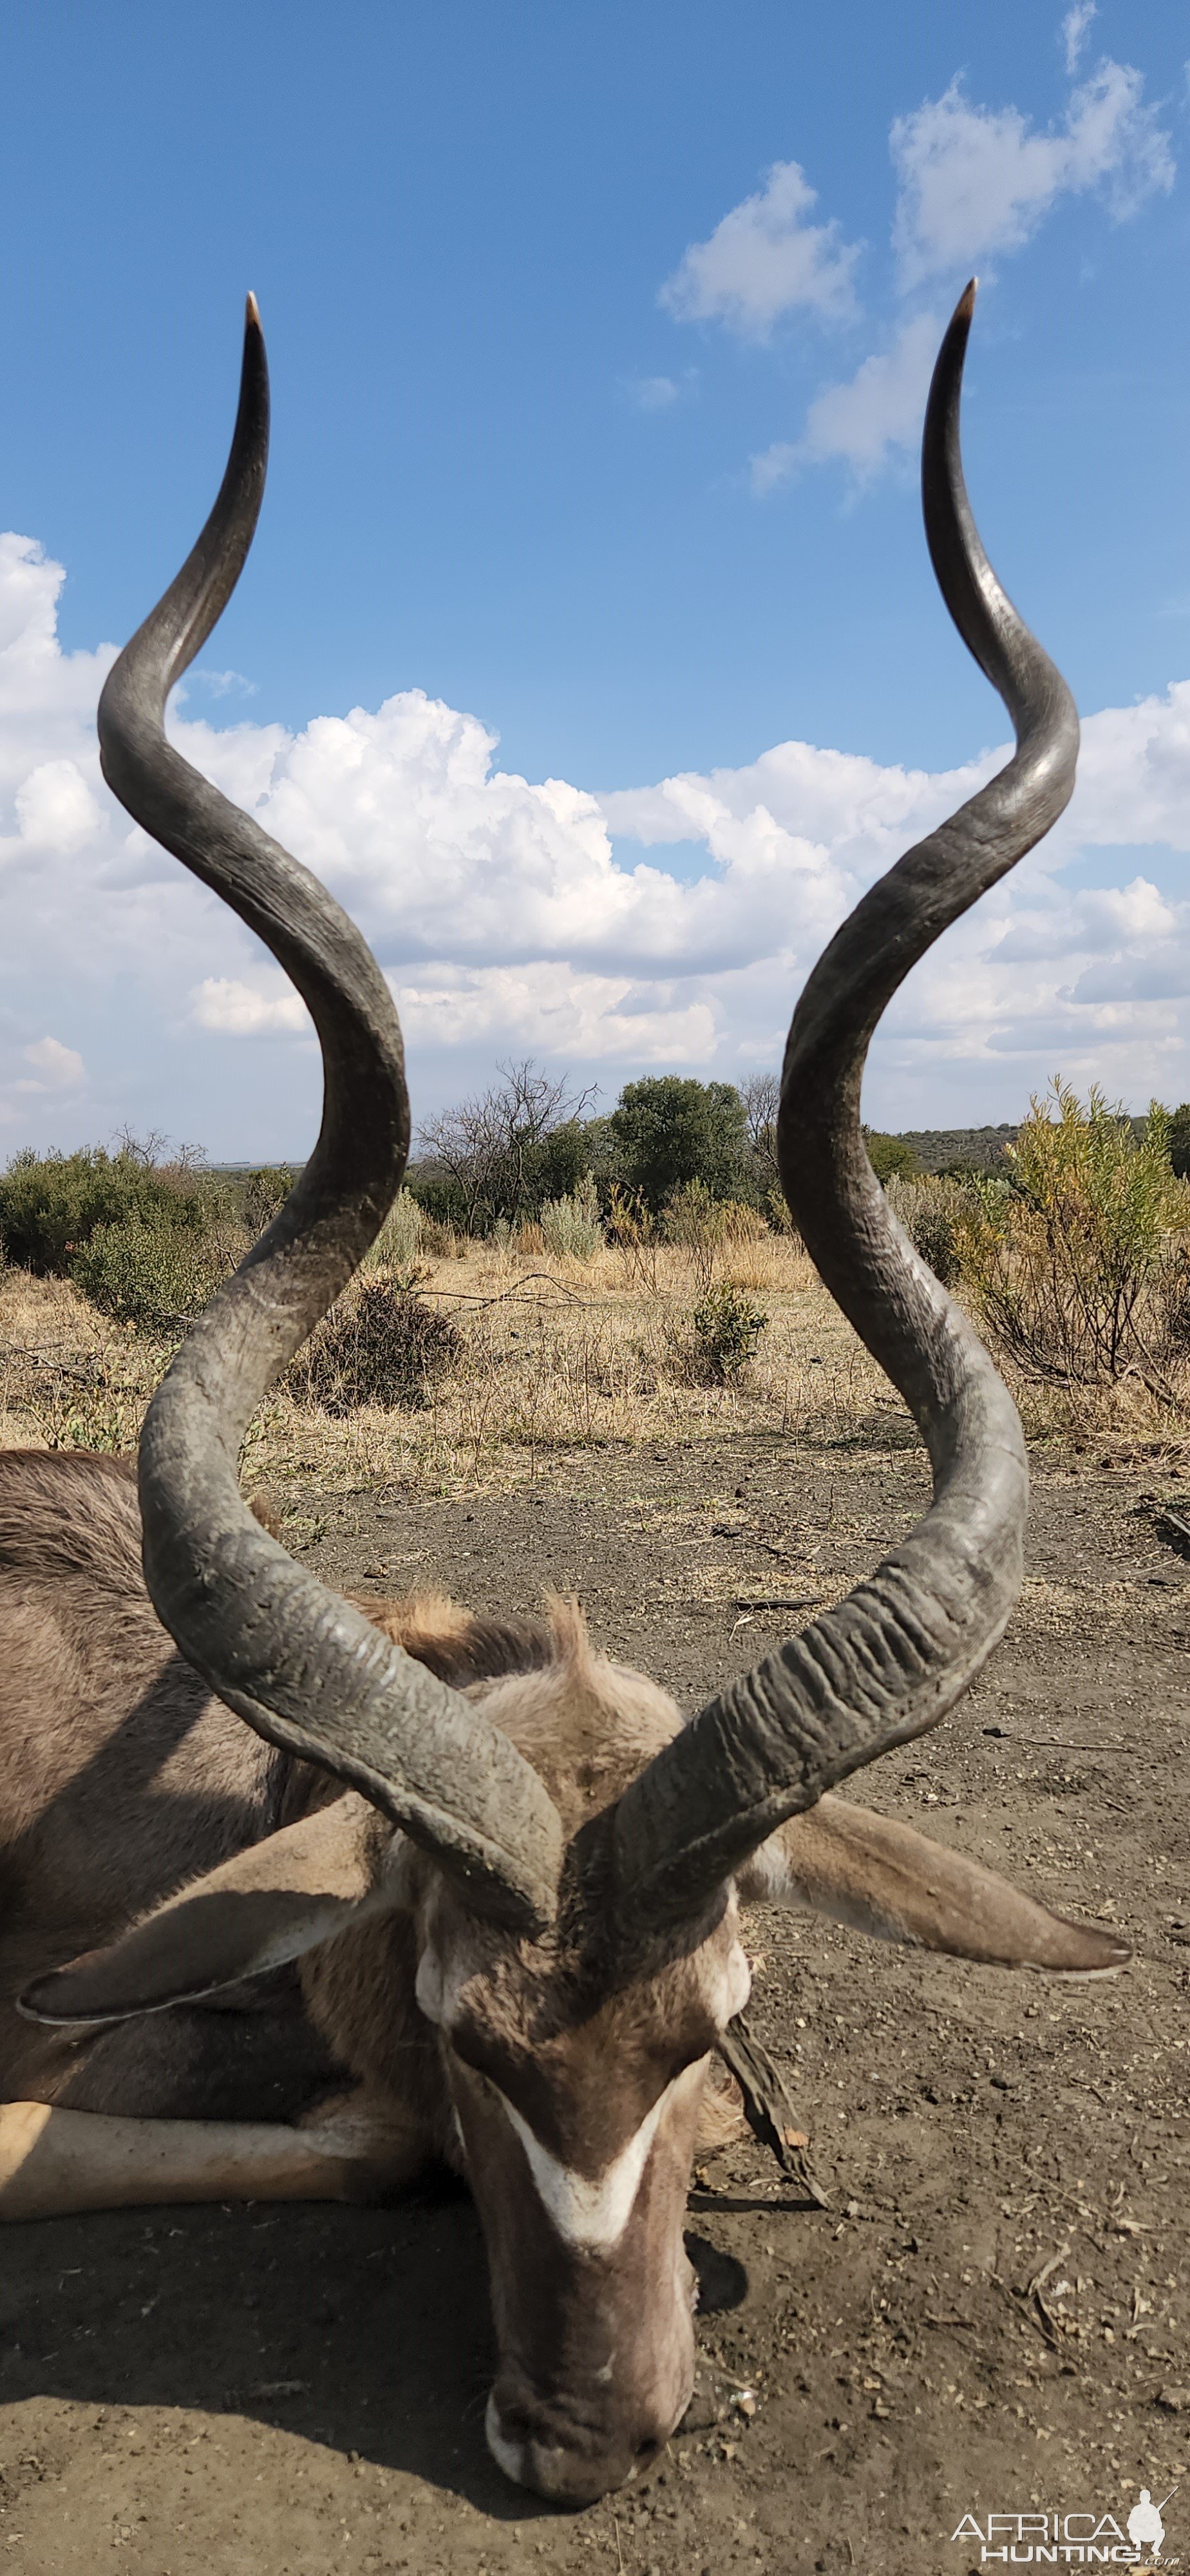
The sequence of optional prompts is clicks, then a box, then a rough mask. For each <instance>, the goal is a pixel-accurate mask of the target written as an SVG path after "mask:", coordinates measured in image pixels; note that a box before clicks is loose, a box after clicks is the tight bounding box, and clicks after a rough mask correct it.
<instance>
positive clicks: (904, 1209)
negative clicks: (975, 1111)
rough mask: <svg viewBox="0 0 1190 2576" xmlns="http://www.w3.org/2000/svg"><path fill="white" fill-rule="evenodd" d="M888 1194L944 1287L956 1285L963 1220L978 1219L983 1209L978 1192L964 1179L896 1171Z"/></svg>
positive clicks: (960, 1260) (906, 1227)
mask: <svg viewBox="0 0 1190 2576" xmlns="http://www.w3.org/2000/svg"><path fill="white" fill-rule="evenodd" d="M886 1195H887V1198H888V1204H889V1206H890V1208H891V1209H892V1212H893V1215H894V1216H895V1217H896V1218H897V1220H898V1223H899V1224H901V1225H902V1226H903V1227H904V1229H905V1232H906V1234H907V1235H908V1237H909V1240H910V1242H911V1244H912V1245H913V1248H914V1251H915V1252H920V1254H921V1257H922V1260H923V1261H924V1262H926V1263H927V1264H928V1266H929V1268H930V1269H931V1270H932V1271H933V1273H934V1277H935V1279H940V1280H941V1282H942V1285H943V1287H944V1288H953V1287H954V1286H955V1283H956V1281H957V1280H958V1278H959V1276H960V1273H961V1271H962V1266H963V1227H964V1221H965V1220H969V1219H971V1218H972V1217H974V1218H975V1220H976V1221H977V1222H978V1220H979V1218H980V1216H981V1215H982V1213H983V1202H982V1201H981V1200H980V1198H979V1195H978V1192H977V1191H976V1190H974V1189H972V1188H971V1187H970V1186H968V1185H967V1184H966V1183H965V1182H962V1181H953V1180H943V1179H938V1180H934V1179H931V1178H929V1177H928V1176H927V1175H926V1174H924V1173H921V1174H919V1175H918V1176H917V1177H916V1178H915V1179H908V1178H906V1177H905V1176H904V1175H903V1174H901V1173H896V1172H894V1174H893V1175H892V1177H891V1179H890V1180H889V1181H888V1182H887V1183H886Z"/></svg>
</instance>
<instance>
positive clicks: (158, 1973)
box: [19, 1793, 403, 2023]
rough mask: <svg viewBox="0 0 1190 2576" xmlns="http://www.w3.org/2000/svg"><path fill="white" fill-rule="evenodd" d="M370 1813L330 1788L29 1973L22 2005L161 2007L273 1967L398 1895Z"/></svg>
mask: <svg viewBox="0 0 1190 2576" xmlns="http://www.w3.org/2000/svg"><path fill="white" fill-rule="evenodd" d="M378 1823H379V1820H378V1818H377V1815H376V1811H375V1809H374V1808H372V1807H370V1806H369V1805H368V1804H367V1802H366V1800H365V1799H363V1798H358V1797H356V1796H355V1795H354V1794H351V1793H349V1794H348V1795H347V1796H345V1797H341V1798H336V1800H335V1801H334V1804H333V1805H332V1806H329V1807H323V1808H321V1809H320V1810H319V1812H318V1813H317V1814H316V1815H313V1816H306V1817H304V1818H303V1820H302V1822H301V1823H300V1824H296V1825H285V1826H283V1827H282V1829H281V1831H280V1832H279V1833H275V1834H270V1835H269V1837H268V1839H267V1841H265V1842H262V1843H256V1844H254V1845H253V1846H252V1847H251V1848H250V1849H249V1850H248V1851H242V1852H237V1853H236V1855H235V1857H234V1859H232V1860H228V1861H224V1862H223V1863H222V1865H221V1867H220V1868H218V1869H213V1870H211V1871H209V1873H208V1875H207V1876H206V1877H205V1878H199V1879H194V1880H193V1881H192V1882H191V1884H190V1886H189V1887H186V1888H183V1889H182V1890H181V1893H180V1894H179V1895H177V1896H171V1897H169V1898H168V1899H167V1901H166V1903H165V1904H164V1905H159V1906H158V1907H157V1908H156V1910H155V1912H154V1913H152V1914H148V1915H146V1916H145V1917H144V1920H143V1921H142V1922H140V1923H136V1924H134V1925H133V1928H132V1930H131V1931H130V1932H125V1933H123V1934H122V1935H121V1937H120V1939H119V1940H118V1941H113V1942H112V1943H111V1944H110V1945H109V1947H108V1948H107V1949H105V1950H91V1951H88V1952H87V1954H86V1956H85V1957H83V1958H81V1959H74V1960H72V1961H71V1963H70V1965H69V1967H65V1968H57V1969H55V1970H54V1972H53V1974H52V1975H50V1976H48V1977H39V1978H38V1979H37V1981H36V1983H35V1984H34V1985H32V1986H30V1987H28V1988H27V1990H26V1992H25V1993H24V1994H23V1995H22V1996H21V1998H20V2004H19V2009H20V2011H21V2012H22V2013H23V2014H24V2015H25V2016H26V2019H27V2020H30V2021H39V2022H69V2023H97V2022H106V2021H126V2020H128V2019H129V2017H130V2016H131V2015H132V2014H134V2013H143V2012H161V2011H164V2010H165V2008H166V2007H167V2006H168V2005H170V2004H180V2003H193V2002H194V2001H195V2000H196V1999H197V1998H198V1997H199V1996H202V1995H209V1994H214V1993H215V1992H216V1991H217V1989H218V1988H219V1987H221V1986H230V1985H235V1984H236V1983H237V1981H238V1979H239V1978H241V1977H252V1976H257V1975H259V1973H260V1971H261V1970H262V1969H264V1968H277V1967H280V1966H281V1965H282V1964H283V1963H284V1961H285V1960H287V1959H296V1958H299V1957H300V1955H301V1953H302V1951H303V1950H312V1949H313V1948H314V1947H315V1946H316V1944H317V1943H318V1942H320V1941H329V1940H330V1939H331V1938H332V1937H333V1936H334V1934H335V1933H336V1932H342V1931H344V1930H345V1929H346V1927H347V1925H348V1924H349V1923H357V1922H359V1921H360V1920H361V1918H362V1917H364V1916H367V1915H375V1914H385V1913H392V1912H393V1911H395V1910H396V1908H397V1907H399V1905H400V1904H401V1903H402V1901H403V1897H402V1884H401V1869H400V1860H399V1837H397V1838H395V1839H396V1841H397V1843H398V1852H397V1853H393V1854H392V1856H391V1858H390V1857H389V1855H388V1854H386V1850H385V1842H384V1839H383V1838H382V1839H381V1840H380V1841H379V1843H378V1839H377V1833H378ZM381 1835H382V1836H383V1827H381ZM389 1852H390V1853H391V1843H390V1845H389ZM386 1859H387V1860H388V1865H387V1866H386Z"/></svg>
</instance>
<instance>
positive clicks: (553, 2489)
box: [484, 2381, 687, 2507]
mask: <svg viewBox="0 0 1190 2576" xmlns="http://www.w3.org/2000/svg"><path fill="white" fill-rule="evenodd" d="M686 2402H687V2401H686V2400H685V2399H684V2400H683V2406H682V2407H680V2408H679V2410H678V2415H677V2417H676V2418H675V2419H674V2420H675V2421H680V2418H681V2414H682V2412H683V2409H684V2406H685V2403H686ZM484 2430H485V2433H486V2435H487V2443H488V2449H489V2451H490V2452H491V2454H492V2458H493V2459H494V2460H495V2461H496V2462H497V2465H498V2466H499V2467H500V2468H502V2469H503V2471H504V2474H505V2476H506V2477H508V2478H511V2479H512V2480H513V2482H514V2484H515V2485H516V2486H519V2487H531V2488H532V2489H533V2491H534V2493H535V2494H536V2495H541V2496H546V2497H548V2498H549V2501H550V2503H551V2504H560V2505H573V2506H575V2507H578V2506H579V2505H584V2504H597V2503H598V2501H599V2498H600V2496H605V2495H609V2494H610V2493H611V2492H612V2490H613V2489H614V2488H615V2487H622V2486H623V2484H624V2482H625V2479H626V2478H630V2477H631V2475H632V2472H633V2470H634V2469H637V2468H645V2467H647V2466H648V2463H649V2461H650V2460H653V2459H655V2458H656V2455H657V2453H658V2451H659V2450H660V2449H661V2448H662V2446H663V2444H664V2443H665V2442H666V2440H667V2439H668V2437H669V2435H670V2433H672V2431H673V2423H671V2422H670V2421H669V2420H668V2419H667V2420H665V2421H663V2420H662V2418H661V2416H660V2415H659V2414H658V2413H656V2411H655V2410H654V2409H652V2408H650V2409H648V2410H646V2411H645V2412H644V2414H643V2415H638V2414H637V2413H636V2410H634V2416H633V2421H632V2422H631V2423H630V2424H629V2423H625V2422H620V2423H617V2424H616V2425H615V2426H614V2427H609V2426H608V2425H607V2424H604V2423H584V2422H583V2421H582V2420H581V2419H580V2418H578V2417H577V2416H574V2417H571V2416H570V2415H569V2414H566V2415H564V2414H563V2413H562V2411H561V2410H560V2409H559V2407H558V2406H557V2405H556V2403H555V2404H552V2405H549V2406H545V2405H541V2404H539V2403H537V2402H536V2401H535V2400H534V2399H533V2398H532V2397H530V2396H528V2395H526V2394H525V2393H523V2392H520V2391H518V2392H516V2393H515V2394H514V2393H513V2392H512V2391H511V2390H507V2389H502V2388H501V2385H500V2383H499V2381H498V2382H497V2384H496V2387H495V2388H494V2389H493V2391H492V2394H491V2396H490V2397H489V2399H488V2409H487V2416H486V2419H485V2424H484Z"/></svg>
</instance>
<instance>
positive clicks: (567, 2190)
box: [493, 2057, 710, 2248]
mask: <svg viewBox="0 0 1190 2576" xmlns="http://www.w3.org/2000/svg"><path fill="white" fill-rule="evenodd" d="M709 2062H710V2061H709V2059H708V2058H706V2057H700V2058H697V2059H696V2060H695V2063H694V2065H693V2066H687V2067H684V2068H683V2070H682V2073H681V2074H680V2075H678V2076H675V2078H674V2081H673V2083H672V2084H667V2085H666V2088H665V2091H664V2093H663V2094H662V2095H661V2096H660V2099H659V2100H658V2101H656V2102H654V2104H653V2108H652V2110H651V2111H650V2112H649V2113H648V2116H647V2118H645V2119H644V2120H642V2121H641V2124H640V2127H639V2129H638V2130H637V2131H636V2134H635V2136H634V2137H632V2138H630V2139H629V2141H628V2144H627V2146H626V2147H621V2149H620V2152H619V2155H618V2156H613V2158H612V2161H611V2163H610V2164H609V2165H605V2166H604V2169H603V2172H602V2173H601V2174H596V2175H595V2176H594V2177H591V2176H589V2175H587V2174H579V2173H575V2172H574V2170H573V2168H572V2167H571V2166H570V2165H563V2164H559V2162H558V2159H557V2157H556V2156H551V2154H550V2153H549V2150H548V2148H546V2147H543V2146H542V2143H541V2140H540V2138H536V2137H534V2134H533V2131H532V2129H531V2128H530V2127H529V2124H528V2121H527V2120H523V2119H522V2118H521V2115H520V2112H519V2111H518V2110H517V2109H516V2107H515V2105H514V2104H513V2103H512V2102H510V2101H509V2099H508V2096H507V2094H506V2093H501V2094H500V2100H501V2102H502V2104H503V2106H504V2110H505V2112H506V2113H507V2116H508V2122H509V2126H510V2128H512V2129H513V2130H514V2131H515V2134H516V2136H517V2137H518V2138H519V2140H520V2142H521V2145H522V2147H523V2148H524V2151H525V2161H526V2163H527V2164H528V2167H529V2171H530V2173H531V2174H532V2176H533V2180H534V2182H535V2183H536V2185H537V2190H538V2193H539V2195H540V2198H541V2202H542V2206H543V2207H544V2208H545V2209H546V2210H547V2211H548V2213H549V2215H550V2217H551V2219H552V2220H553V2223H554V2225H555V2227H556V2228H557V2230H558V2234H559V2236H562V2237H564V2238H565V2240H566V2242H567V2244H568V2245H584V2246H589V2247H592V2248H594V2247H603V2248H608V2247H610V2246H612V2245H618V2243H619V2241H620V2238H621V2236H622V2235H623V2233H624V2230H625V2228H626V2227H627V2225H628V2221H629V2219H630V2218H631V2216H632V2212H633V2209H634V2207H635V2205H636V2195H637V2193H638V2191H639V2190H640V2186H641V2177H642V2175H643V2173H644V2169H645V2166H646V2164H647V2163H648V2160H649V2149H650V2148H651V2146H652V2144H653V2140H654V2138H655V2137H656V2135H657V2131H658V2129H659V2128H660V2126H661V2122H662V2120H663V2118H664V2116H665V2111H666V2106H667V2104H669V2103H670V2102H672V2101H676V2100H678V2099H680V2098H681V2096H682V2095H683V2093H690V2092H695V2091H697V2090H698V2088H699V2087H700V2086H701V2083H702V2079H703V2076H704V2075H705V2073H706V2069H707V2066H708V2064H709ZM493 2090H494V2091H499V2087H498V2086H494V2087H493Z"/></svg>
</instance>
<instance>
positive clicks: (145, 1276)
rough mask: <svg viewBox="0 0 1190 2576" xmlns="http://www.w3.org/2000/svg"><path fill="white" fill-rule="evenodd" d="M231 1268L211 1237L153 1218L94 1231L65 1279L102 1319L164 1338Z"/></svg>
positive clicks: (181, 1325)
mask: <svg viewBox="0 0 1190 2576" xmlns="http://www.w3.org/2000/svg"><path fill="white" fill-rule="evenodd" d="M232 1268H234V1262H233V1260H232V1259H231V1257H230V1254H229V1252H228V1251H227V1250H225V1249H224V1247H223V1246H221V1244H220V1242H219V1240H218V1238H217V1236H215V1235H214V1234H212V1233H209V1232H208V1233H205V1234H200V1233H199V1232H198V1231H197V1229H196V1228H194V1227H191V1226H185V1225H177V1224H174V1223H173V1222H171V1220H170V1219H169V1218H168V1217H167V1216H162V1215H161V1214H160V1213H158V1214H157V1216H156V1218H155V1219H153V1218H145V1217H141V1216H130V1217H126V1218H125V1219H124V1220H123V1222H122V1223H121V1224H118V1225H97V1226H96V1227H95V1229H94V1231H93V1233H92V1235H91V1238H90V1241H89V1242H88V1243H85V1244H84V1245H83V1247H82V1249H81V1250H80V1251H78V1252H76V1253H75V1254H74V1255H73V1257H72V1259H71V1264H70V1276H71V1278H72V1279H73V1280H74V1282H75V1285H76V1287H78V1288H81V1290H82V1292H83V1295H84V1297H89V1298H90V1301H91V1304H92V1305H93V1306H98V1307H99V1308H100V1311H101V1312H102V1313H103V1314H105V1315H114V1316H116V1317H117V1319H118V1321H119V1322H120V1323H122V1324H134V1325H136V1327H137V1329H138V1330H139V1331H141V1332H148V1333H165V1334H169V1333H175V1332H180V1331H183V1330H184V1328H185V1326H186V1324H187V1323H188V1322H189V1320H190V1318H191V1317H192V1316H194V1315H197V1314H198V1312H199V1310H200V1308H201V1307H203V1306H205V1305H206V1302H207V1299H208V1297H210V1296H211V1295H212V1294H213V1293H214V1290H215V1289H216V1288H217V1287H218V1285H219V1282H220V1280H221V1279H225V1278H226V1277H227V1275H228V1272H229V1271H230V1270H231V1269H232Z"/></svg>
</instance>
